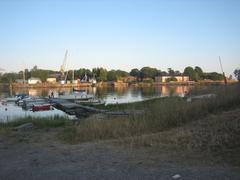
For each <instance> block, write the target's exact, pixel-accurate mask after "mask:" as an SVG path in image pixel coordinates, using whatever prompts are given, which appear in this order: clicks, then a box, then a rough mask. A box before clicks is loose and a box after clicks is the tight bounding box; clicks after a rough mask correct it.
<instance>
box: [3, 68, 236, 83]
mask: <svg viewBox="0 0 240 180" xmlns="http://www.w3.org/2000/svg"><path fill="white" fill-rule="evenodd" d="M73 73H74V77H75V79H80V80H81V79H83V78H84V77H85V76H87V77H88V78H89V79H90V78H95V79H96V80H97V81H98V82H100V81H118V80H121V79H123V78H124V77H128V76H133V77H135V79H136V81H138V82H143V81H154V79H155V77H156V76H170V78H169V79H168V81H176V80H177V79H176V78H175V77H174V76H181V75H186V76H189V77H190V80H192V81H199V80H204V79H208V80H213V81H217V80H223V79H224V78H223V75H222V74H220V73H217V72H203V70H202V69H201V68H200V67H198V66H196V67H194V68H193V67H190V66H188V67H186V68H185V69H184V71H183V72H182V73H181V72H180V71H178V70H173V69H172V68H168V69H167V71H161V70H159V69H157V68H152V67H143V68H141V69H137V68H134V69H132V70H131V71H130V72H126V71H123V70H109V71H108V70H107V69H104V68H102V67H97V68H93V69H92V70H90V69H85V68H80V69H77V70H74V72H73V71H71V70H70V71H68V72H67V74H68V76H67V80H72V78H73ZM234 74H235V76H236V78H237V79H238V80H240V69H236V70H235V71H234ZM24 75H25V79H26V80H27V79H29V78H30V77H36V78H40V79H41V81H42V82H46V80H47V78H48V77H56V78H57V80H59V78H60V76H61V74H60V72H59V71H52V70H44V69H38V67H37V66H34V67H33V68H32V69H31V70H28V69H25V70H24ZM17 79H23V71H19V72H18V73H4V74H0V82H2V83H4V82H5V83H9V82H10V83H11V82H15V81H16V80H17Z"/></svg>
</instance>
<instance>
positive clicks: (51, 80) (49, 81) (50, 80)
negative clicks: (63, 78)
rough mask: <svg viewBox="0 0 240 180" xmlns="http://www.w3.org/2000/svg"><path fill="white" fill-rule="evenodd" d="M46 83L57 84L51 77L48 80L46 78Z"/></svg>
mask: <svg viewBox="0 0 240 180" xmlns="http://www.w3.org/2000/svg"><path fill="white" fill-rule="evenodd" d="M47 82H48V83H56V82H57V79H56V78H53V77H50V78H47Z"/></svg>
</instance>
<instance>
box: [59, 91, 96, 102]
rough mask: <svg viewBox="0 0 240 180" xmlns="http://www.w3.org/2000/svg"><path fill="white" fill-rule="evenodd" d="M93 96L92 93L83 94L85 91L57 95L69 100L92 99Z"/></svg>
mask: <svg viewBox="0 0 240 180" xmlns="http://www.w3.org/2000/svg"><path fill="white" fill-rule="evenodd" d="M93 98H94V95H90V94H85V93H84V94H81V93H80V94H78V93H74V94H69V95H61V96H59V99H64V100H69V101H76V100H89V99H93Z"/></svg>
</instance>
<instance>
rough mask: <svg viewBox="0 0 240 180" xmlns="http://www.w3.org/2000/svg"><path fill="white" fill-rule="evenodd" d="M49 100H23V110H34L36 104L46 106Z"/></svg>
mask: <svg viewBox="0 0 240 180" xmlns="http://www.w3.org/2000/svg"><path fill="white" fill-rule="evenodd" d="M46 103H47V100H46V99H43V98H30V99H24V100H23V105H22V108H23V109H32V107H33V105H36V104H46Z"/></svg>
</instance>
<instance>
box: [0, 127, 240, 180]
mask: <svg viewBox="0 0 240 180" xmlns="http://www.w3.org/2000/svg"><path fill="white" fill-rule="evenodd" d="M60 130H61V129H59V128H58V129H48V130H30V131H27V132H24V133H23V134H22V135H19V134H18V133H16V134H13V135H12V136H13V137H4V136H0V179H1V180H15V179H16V180H26V179H33V180H38V179H53V180H61V179H131V180H132V179H159V180H161V179H164V180H167V179H174V178H173V176H174V175H176V174H178V175H180V178H178V179H186V180H188V179H189V180H193V179H204V180H206V179H209V180H210V179H211V180H213V179H224V180H225V179H233V180H234V179H236V180H239V179H240V167H239V166H238V167H237V166H234V165H231V164H229V163H225V162H224V161H222V160H220V159H216V158H215V157H213V156H211V155H204V154H192V153H184V151H182V150H166V149H158V150H156V149H154V148H151V147H132V146H129V145H126V144H122V143H119V142H118V141H116V140H107V141H99V142H89V143H80V144H76V145H70V144H64V143H62V142H60V141H59V140H58V139H57V137H56V134H57V133H58V132H59V131H60ZM176 177H177V176H176Z"/></svg>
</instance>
